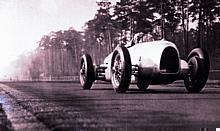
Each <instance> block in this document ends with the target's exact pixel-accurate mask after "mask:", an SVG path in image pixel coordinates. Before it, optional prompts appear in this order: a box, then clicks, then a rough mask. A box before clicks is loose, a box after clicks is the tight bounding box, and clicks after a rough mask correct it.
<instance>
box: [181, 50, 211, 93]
mask: <svg viewBox="0 0 220 131" xmlns="http://www.w3.org/2000/svg"><path fill="white" fill-rule="evenodd" d="M187 62H188V65H189V73H188V74H187V75H186V77H185V79H184V83H185V86H186V89H187V90H188V91H189V92H193V93H196V92H200V91H201V90H202V89H203V87H204V86H205V84H206V81H207V79H208V75H209V69H210V62H209V56H208V53H207V52H206V51H204V50H202V49H200V48H196V49H194V50H192V51H191V53H190V54H189V56H188V58H187Z"/></svg>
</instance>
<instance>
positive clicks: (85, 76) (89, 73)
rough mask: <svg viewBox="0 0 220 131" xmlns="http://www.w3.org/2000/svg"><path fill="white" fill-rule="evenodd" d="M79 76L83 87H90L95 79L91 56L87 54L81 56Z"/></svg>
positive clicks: (86, 88)
mask: <svg viewBox="0 0 220 131" xmlns="http://www.w3.org/2000/svg"><path fill="white" fill-rule="evenodd" d="M79 78H80V83H81V85H82V88H83V89H85V90H88V89H91V87H92V84H93V82H94V81H95V72H94V67H93V62H92V58H91V56H90V55H88V54H85V55H83V56H82V57H81V63H80V75H79Z"/></svg>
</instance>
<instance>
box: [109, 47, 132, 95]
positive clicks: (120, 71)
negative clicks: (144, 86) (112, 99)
mask: <svg viewBox="0 0 220 131" xmlns="http://www.w3.org/2000/svg"><path fill="white" fill-rule="evenodd" d="M131 73H132V69H131V58H130V55H129V52H128V49H127V48H126V47H118V48H117V49H116V50H115V51H114V52H113V56H112V63H111V74H112V78H111V81H112V85H113V88H114V90H115V91H116V92H117V93H123V92H125V91H126V90H127V89H128V88H129V85H130V82H131Z"/></svg>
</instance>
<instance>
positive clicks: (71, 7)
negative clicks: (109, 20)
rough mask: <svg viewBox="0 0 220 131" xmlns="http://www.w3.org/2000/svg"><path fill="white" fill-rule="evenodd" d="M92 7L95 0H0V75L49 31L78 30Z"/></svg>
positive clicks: (34, 46)
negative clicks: (70, 28)
mask: <svg viewBox="0 0 220 131" xmlns="http://www.w3.org/2000/svg"><path fill="white" fill-rule="evenodd" d="M96 9H97V6H96V0H0V63H1V64H0V74H1V71H2V69H3V68H4V67H6V66H7V65H8V64H9V63H10V62H11V61H13V60H15V59H16V58H17V57H18V56H19V55H20V54H22V53H23V52H24V51H30V50H33V49H35V48H36V47H37V46H38V45H37V44H36V42H37V41H39V40H40V38H41V37H42V36H43V35H46V34H48V33H49V32H50V31H58V30H66V29H68V28H69V27H74V28H75V29H76V30H82V26H83V25H84V23H85V22H86V21H88V20H90V19H92V18H93V16H94V14H95V12H96Z"/></svg>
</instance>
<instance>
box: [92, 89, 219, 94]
mask: <svg viewBox="0 0 220 131" xmlns="http://www.w3.org/2000/svg"><path fill="white" fill-rule="evenodd" d="M92 90H97V91H114V89H113V88H92ZM125 94H220V90H217V89H216V90H210V89H204V90H202V91H201V92H198V93H190V92H188V91H187V90H186V89H183V88H179V89H178V88H174V89H170V88H169V89H166V88H164V89H146V90H145V91H142V90H139V89H135V88H131V89H128V90H127V91H126V92H125Z"/></svg>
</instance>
